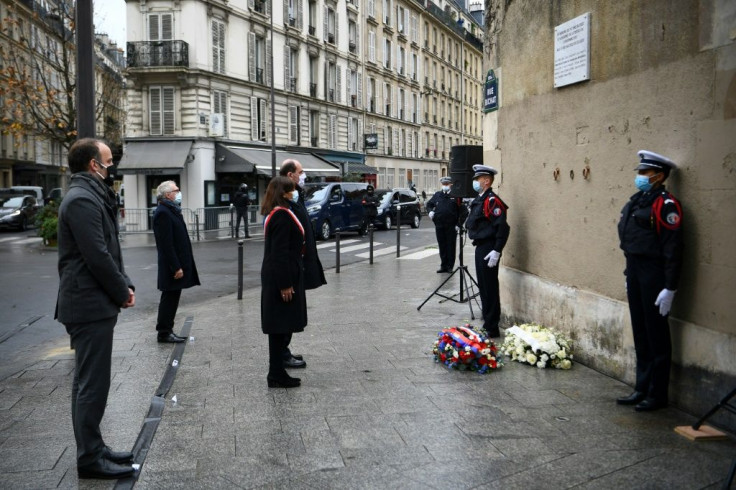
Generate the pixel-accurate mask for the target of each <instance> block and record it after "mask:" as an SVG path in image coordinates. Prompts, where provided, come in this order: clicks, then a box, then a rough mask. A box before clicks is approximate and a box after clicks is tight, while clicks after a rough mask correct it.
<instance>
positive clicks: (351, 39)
mask: <svg viewBox="0 0 736 490" xmlns="http://www.w3.org/2000/svg"><path fill="white" fill-rule="evenodd" d="M348 49H349V50H350V52H351V53H353V54H357V53H358V28H357V26H356V24H355V22H353V21H352V20H351V21H349V22H348Z"/></svg>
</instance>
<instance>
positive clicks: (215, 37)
mask: <svg viewBox="0 0 736 490" xmlns="http://www.w3.org/2000/svg"><path fill="white" fill-rule="evenodd" d="M212 71H214V72H215V73H225V23H224V22H220V21H219V20H213V21H212Z"/></svg>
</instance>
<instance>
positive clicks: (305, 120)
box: [297, 110, 311, 146]
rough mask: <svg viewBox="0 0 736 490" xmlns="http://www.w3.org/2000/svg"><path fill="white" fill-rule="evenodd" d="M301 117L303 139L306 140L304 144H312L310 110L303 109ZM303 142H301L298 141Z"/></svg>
mask: <svg viewBox="0 0 736 490" xmlns="http://www.w3.org/2000/svg"><path fill="white" fill-rule="evenodd" d="M301 118H302V124H301V130H302V131H301V133H302V134H301V135H300V137H301V141H303V142H304V146H310V145H311V142H310V141H309V111H304V110H302V111H301ZM297 144H301V143H297Z"/></svg>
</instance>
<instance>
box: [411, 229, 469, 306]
mask: <svg viewBox="0 0 736 490" xmlns="http://www.w3.org/2000/svg"><path fill="white" fill-rule="evenodd" d="M458 235H459V236H460V250H459V251H458V255H457V257H458V260H459V263H460V265H459V266H457V267H455V270H454V271H452V274H450V275H449V276H448V277H447V279H445V280H444V281H442V284H440V285H439V286H438V287H437V289H435V290H434V291H433V292H432V293H431V294H430V295H429V296H427V299H425V300H424V302H423V303H422V304H421V305H419V306H418V307H417V311H419V310H421V309H422V306H424V305H425V304H426V303H427V301H429V300H430V298H432V296H439V297H440V298H444V299H445V300H450V301H454V302H455V303H465V302H467V303H468V307H469V308H470V318H472V319H473V320H475V314H474V313H473V301H472V300H475V304H476V305H477V306H478V309H479V310H480V304H479V303H478V300H477V299H476V298H477V297H478V295H479V294H480V292H476V290H475V289H474V288H473V285H475V288H477V291H480V287H479V286H478V282H477V281H476V280H475V279H474V278H473V276H471V275H470V272H468V266H467V265H465V263H464V262H463V247H464V245H465V240H464V238H465V228H464V227H460V231H459V232H458ZM458 273H459V274H460V292H459V296H460V299H455V297H456V296H458V294H453V295H452V296H447V295H445V294H442V293H440V292H439V291H440V289H442V286H444V285H445V284H446V283H447V281H449V280H450V279H452V277H453V276H454V275H455V274H458ZM440 302H442V301H440Z"/></svg>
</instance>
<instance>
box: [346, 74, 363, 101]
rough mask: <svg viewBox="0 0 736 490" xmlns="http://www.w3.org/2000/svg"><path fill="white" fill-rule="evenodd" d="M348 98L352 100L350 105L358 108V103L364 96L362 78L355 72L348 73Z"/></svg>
mask: <svg viewBox="0 0 736 490" xmlns="http://www.w3.org/2000/svg"><path fill="white" fill-rule="evenodd" d="M347 83H348V97H349V98H350V101H349V102H350V105H351V106H352V107H358V101H360V99H361V96H362V91H363V87H362V83H363V82H362V78H361V77H360V75H359V74H358V72H357V71H355V70H350V71H349V72H348V79H347Z"/></svg>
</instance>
